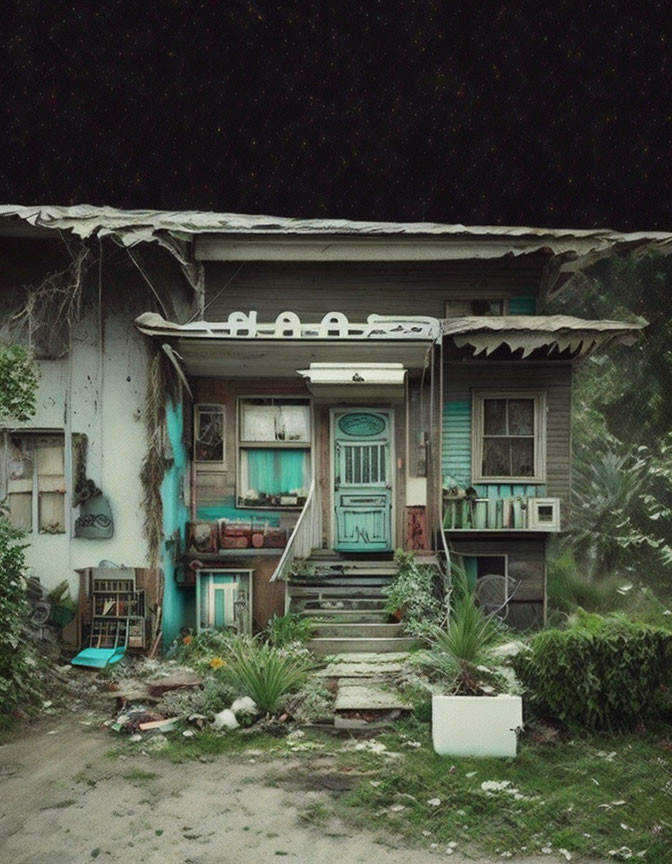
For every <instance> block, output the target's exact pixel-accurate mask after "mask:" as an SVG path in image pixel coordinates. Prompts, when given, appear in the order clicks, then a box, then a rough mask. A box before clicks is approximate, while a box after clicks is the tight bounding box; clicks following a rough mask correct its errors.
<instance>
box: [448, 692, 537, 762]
mask: <svg viewBox="0 0 672 864" xmlns="http://www.w3.org/2000/svg"><path fill="white" fill-rule="evenodd" d="M522 725H523V700H522V699H521V697H520V696H508V695H504V694H502V695H500V696H432V741H433V743H434V750H435V751H436V752H437V753H439V754H440V755H441V756H515V755H516V747H517V744H518V736H517V730H518V729H519V728H520V727H521V726H522Z"/></svg>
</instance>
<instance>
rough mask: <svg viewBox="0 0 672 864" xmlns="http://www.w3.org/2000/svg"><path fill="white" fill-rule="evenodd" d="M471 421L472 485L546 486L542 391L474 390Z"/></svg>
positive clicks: (543, 399)
mask: <svg viewBox="0 0 672 864" xmlns="http://www.w3.org/2000/svg"><path fill="white" fill-rule="evenodd" d="M472 420H473V423H472V466H471V473H472V483H499V482H502V483H511V482H516V483H517V482H520V483H543V482H545V480H546V394H545V393H544V392H543V391H539V390H475V391H473V393H472Z"/></svg>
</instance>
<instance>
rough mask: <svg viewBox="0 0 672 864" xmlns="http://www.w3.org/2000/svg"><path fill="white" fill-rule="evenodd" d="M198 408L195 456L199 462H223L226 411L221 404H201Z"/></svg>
mask: <svg viewBox="0 0 672 864" xmlns="http://www.w3.org/2000/svg"><path fill="white" fill-rule="evenodd" d="M197 410H198V414H197V418H196V447H195V458H196V460H197V461H199V462H223V461H224V412H223V410H222V408H221V407H220V406H219V405H199V407H198V409H197Z"/></svg>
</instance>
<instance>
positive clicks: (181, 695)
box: [157, 675, 240, 718]
mask: <svg viewBox="0 0 672 864" xmlns="http://www.w3.org/2000/svg"><path fill="white" fill-rule="evenodd" d="M239 695H240V694H239V693H238V691H237V690H236V688H235V687H234V686H233V685H232V684H231V682H230V681H225V680H222V679H221V678H220V677H219V676H215V675H212V676H210V677H208V678H206V679H205V681H204V682H203V689H202V690H201V689H194V690H169V691H168V692H167V693H165V694H164V695H163V697H162V699H161V702H160V703H159V705H158V706H157V710H158V711H159V712H160V713H162V714H165V715H166V716H167V717H180V718H186V717H189V716H190V715H192V714H203V715H204V716H206V717H212V716H214V715H215V714H217V713H218V712H219V711H222V710H223V709H224V708H228V706H229V705H231V703H232V702H233V700H234V699H235V698H236V697H237V696H239Z"/></svg>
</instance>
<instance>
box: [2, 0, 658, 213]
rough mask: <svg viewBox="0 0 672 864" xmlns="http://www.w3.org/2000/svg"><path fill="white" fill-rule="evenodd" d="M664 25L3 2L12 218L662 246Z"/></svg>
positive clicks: (220, 5) (266, 2)
mask: <svg viewBox="0 0 672 864" xmlns="http://www.w3.org/2000/svg"><path fill="white" fill-rule="evenodd" d="M668 13H669V5H668V4H667V3H662V2H661V3H647V2H638V3H634V2H628V3H620V2H613V0H611V2H610V0H604V2H598V3H590V2H588V0H586V2H584V3H582V4H574V3H567V2H562V0H558V2H547V3H542V2H535V3H529V2H507V3H498V2H485V0H473V2H461V3H458V2H455V3H449V2H446V3H443V2H438V0H437V2H431V0H424V2H420V0H415V2H413V0H399V2H396V0H383V2H381V0H360V2H349V0H339V2H338V3H334V2H330V0H322V2H321V3H312V2H308V0H305V2H300V0H299V2H281V0H276V2H271V0H249V2H248V0H207V2H206V0H204V2H196V0H165V2H150V0H135V2H120V0H86V2H84V0H81V2H69V3H64V2H58V0H49V2H47V0H6V2H5V3H4V4H3V6H2V15H3V23H2V25H0V47H1V48H2V57H3V72H2V76H3V83H4V86H3V88H2V96H1V97H0V100H1V102H2V105H3V117H2V127H3V136H2V137H3V143H4V147H3V150H4V151H5V159H4V160H3V162H2V168H1V169H0V181H1V182H0V200H2V201H4V202H11V203H26V204H31V203H54V204H75V203H91V204H111V205H115V206H119V207H152V208H166V209H208V210H223V211H238V212H250V213H272V214H276V215H288V216H305V217H308V216H327V215H328V216H332V217H344V218H358V219H390V220H419V221H420V220H431V221H441V222H464V223H470V224H497V223H500V224H534V225H549V226H556V227H561V226H562V227H564V226H568V227H592V226H595V225H600V226H604V225H607V226H609V227H612V228H620V229H626V230H628V229H629V230H635V229H646V228H660V229H668V230H669V229H672V182H671V181H672V146H671V144H672V135H671V131H672V87H671V84H670V80H671V75H672V56H671V40H672V31H671V29H670V27H669V26H666V25H665V18H666V17H669V16H668Z"/></svg>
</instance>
